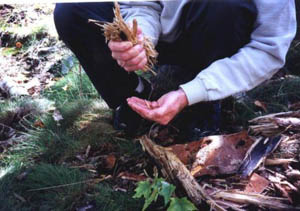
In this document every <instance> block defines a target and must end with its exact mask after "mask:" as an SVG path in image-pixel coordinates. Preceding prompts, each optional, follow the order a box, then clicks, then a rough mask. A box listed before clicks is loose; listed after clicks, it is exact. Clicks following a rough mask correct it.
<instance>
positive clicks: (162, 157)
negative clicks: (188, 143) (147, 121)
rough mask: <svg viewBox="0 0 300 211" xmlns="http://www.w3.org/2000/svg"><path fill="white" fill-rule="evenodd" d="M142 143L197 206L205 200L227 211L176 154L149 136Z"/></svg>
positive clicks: (169, 177)
mask: <svg viewBox="0 0 300 211" xmlns="http://www.w3.org/2000/svg"><path fill="white" fill-rule="evenodd" d="M140 143H141V144H142V146H143V149H144V150H145V151H147V152H148V153H149V154H150V156H151V157H153V158H154V159H155V161H156V162H157V163H158V165H160V166H161V168H162V173H163V174H164V176H165V177H166V178H168V179H169V180H170V181H171V182H172V183H175V184H180V185H181V186H182V187H183V188H184V190H185V191H186V193H187V195H188V197H189V198H190V199H191V200H192V202H193V203H194V204H195V205H197V206H200V204H201V200H204V201H205V202H206V203H207V204H209V205H210V206H211V207H212V208H213V209H215V210H222V211H224V210H225V209H224V208H222V207H221V206H220V205H218V204H217V203H216V202H215V201H214V200H213V199H212V198H211V197H210V196H209V195H208V194H207V193H206V192H205V191H204V189H203V188H202V187H201V186H200V185H199V184H198V182H197V181H196V180H195V178H194V177H193V176H192V174H191V173H190V171H189V170H188V169H187V168H186V166H185V165H184V164H183V163H182V162H181V161H180V160H179V159H178V158H177V156H176V155H175V154H174V153H172V152H171V151H170V150H168V149H166V148H164V147H162V146H159V145H157V144H155V143H154V142H153V141H152V140H151V139H149V138H148V137H147V136H142V137H141V138H140Z"/></svg>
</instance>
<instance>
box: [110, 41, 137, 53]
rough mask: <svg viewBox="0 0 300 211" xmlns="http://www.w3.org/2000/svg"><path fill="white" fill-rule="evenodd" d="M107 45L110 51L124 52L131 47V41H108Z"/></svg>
mask: <svg viewBox="0 0 300 211" xmlns="http://www.w3.org/2000/svg"><path fill="white" fill-rule="evenodd" d="M108 47H109V48H110V50H111V51H116V52H124V51H126V50H128V49H129V48H131V47H132V43H131V42H129V41H124V42H118V41H109V43H108Z"/></svg>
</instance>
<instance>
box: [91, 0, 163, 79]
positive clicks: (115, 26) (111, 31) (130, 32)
mask: <svg viewBox="0 0 300 211" xmlns="http://www.w3.org/2000/svg"><path fill="white" fill-rule="evenodd" d="M114 14H115V17H114V20H113V22H112V23H104V22H101V21H97V20H91V19H89V22H92V23H95V24H96V25H98V26H100V27H102V29H103V32H104V37H105V39H106V42H108V41H109V40H112V41H130V42H131V43H132V44H133V45H136V44H138V43H139V41H138V37H137V29H138V23H137V21H136V20H135V19H134V20H133V23H132V28H130V27H129V26H128V25H127V24H126V23H125V21H124V19H123V17H122V15H121V12H120V6H119V4H118V3H117V2H115V9H114ZM142 44H143V46H144V49H145V51H146V57H147V64H146V66H145V67H144V69H143V71H145V72H146V71H150V72H152V73H153V74H154V75H156V73H155V72H154V71H153V70H152V68H153V66H154V65H155V64H156V58H157V56H158V53H157V51H156V50H155V47H154V45H153V43H152V42H151V39H150V38H149V37H146V36H145V37H144V41H143V43H142Z"/></svg>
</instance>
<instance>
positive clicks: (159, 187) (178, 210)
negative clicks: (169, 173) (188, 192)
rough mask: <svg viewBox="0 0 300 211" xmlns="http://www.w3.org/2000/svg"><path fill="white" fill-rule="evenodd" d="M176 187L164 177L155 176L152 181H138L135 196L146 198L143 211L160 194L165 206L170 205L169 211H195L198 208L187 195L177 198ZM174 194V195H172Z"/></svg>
mask: <svg viewBox="0 0 300 211" xmlns="http://www.w3.org/2000/svg"><path fill="white" fill-rule="evenodd" d="M175 189H176V187H175V186H174V185H172V184H170V183H168V182H166V181H165V180H164V179H163V178H157V177H156V178H155V179H154V180H153V182H152V183H150V182H149V181H141V182H139V183H138V186H137V188H136V189H135V192H136V193H135V195H134V196H133V198H141V197H144V198H145V203H144V207H143V211H144V210H146V209H147V208H148V207H149V205H150V204H151V203H152V202H153V201H154V202H155V201H156V200H157V198H158V196H162V197H163V198H164V204H165V206H167V205H168V204H169V206H168V209H167V211H193V210H197V209H196V207H195V206H194V204H193V203H192V202H190V201H189V200H188V199H187V198H186V197H183V198H177V197H175V196H174V191H175ZM172 196H173V197H172Z"/></svg>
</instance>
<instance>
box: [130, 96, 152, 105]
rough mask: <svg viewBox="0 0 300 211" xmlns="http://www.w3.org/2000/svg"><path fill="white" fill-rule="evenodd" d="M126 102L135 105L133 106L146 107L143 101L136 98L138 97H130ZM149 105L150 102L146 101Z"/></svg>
mask: <svg viewBox="0 0 300 211" xmlns="http://www.w3.org/2000/svg"><path fill="white" fill-rule="evenodd" d="M127 101H128V102H129V101H130V102H132V103H135V104H140V105H144V106H145V105H146V103H145V100H144V99H141V98H138V97H130V98H128V99H127ZM148 103H149V104H151V102H149V101H148Z"/></svg>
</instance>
